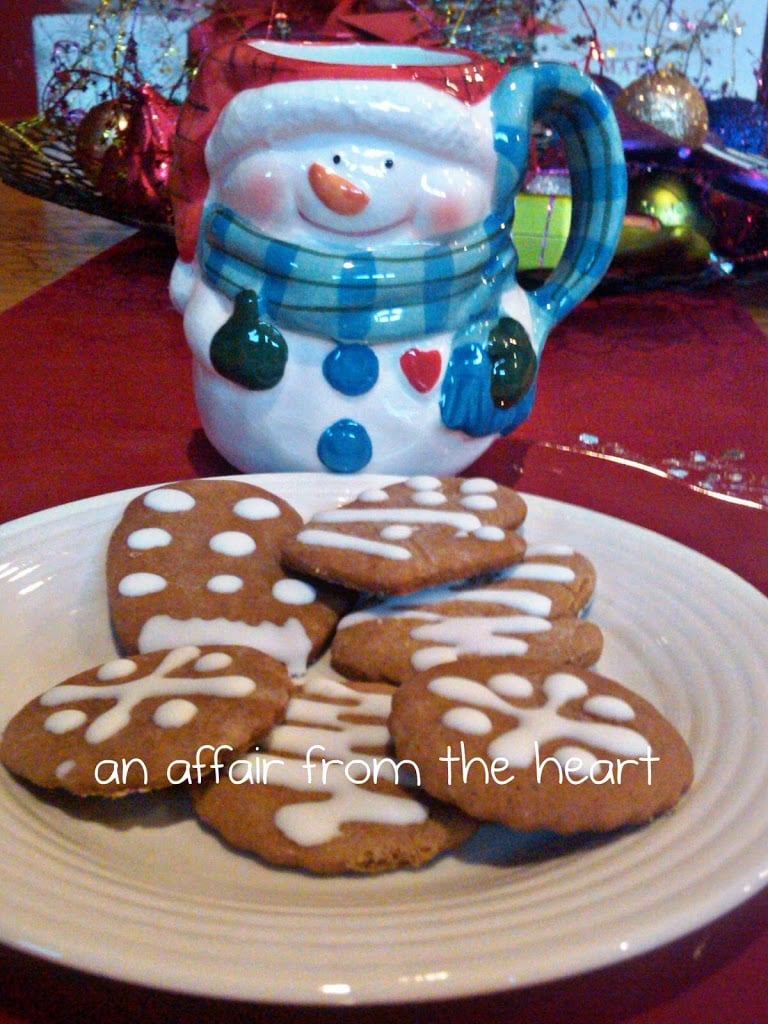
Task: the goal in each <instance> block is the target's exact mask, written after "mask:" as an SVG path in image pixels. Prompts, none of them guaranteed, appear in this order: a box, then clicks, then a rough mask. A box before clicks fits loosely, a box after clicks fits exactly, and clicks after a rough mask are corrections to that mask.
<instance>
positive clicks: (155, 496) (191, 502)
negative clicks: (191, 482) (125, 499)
mask: <svg viewBox="0 0 768 1024" xmlns="http://www.w3.org/2000/svg"><path fill="white" fill-rule="evenodd" d="M144 504H145V505H146V507H147V508H151V509H153V510H154V511H155V512H189V510H190V509H192V508H194V507H195V504H196V503H195V499H194V498H193V497H192V495H191V494H187V492H186V491H180V490H178V489H177V488H176V487H158V488H157V489H156V490H154V491H150V492H149V494H146V495H145V496H144Z"/></svg>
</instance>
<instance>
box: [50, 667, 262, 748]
mask: <svg viewBox="0 0 768 1024" xmlns="http://www.w3.org/2000/svg"><path fill="white" fill-rule="evenodd" d="M199 656H200V651H199V649H198V648H197V647H183V648H180V649H178V650H174V651H170V652H169V653H168V654H167V655H166V656H165V657H164V658H163V659H162V661H161V662H160V664H159V665H158V666H157V667H156V668H155V669H154V671H152V672H150V673H149V674H148V675H146V676H133V677H131V678H129V679H127V680H126V681H125V682H121V683H113V684H111V685H109V684H108V685H105V686H88V685H85V684H79V683H62V684H61V685H60V686H55V687H53V689H52V690H47V691H46V692H45V693H44V694H43V695H42V696H41V697H40V703H41V704H42V705H43V706H44V707H57V706H58V705H61V704H70V703H78V702H80V701H92V700H106V701H112V702H113V703H112V705H111V706H110V707H109V708H107V710H106V711H103V712H102V713H101V714H100V715H97V716H96V717H95V718H93V719H92V721H91V722H90V724H89V726H88V728H87V729H86V731H85V740H86V742H88V743H93V744H96V743H102V742H103V741H104V740H107V739H110V738H111V737H112V736H114V735H115V734H116V733H118V732H120V731H121V730H122V729H124V728H125V727H126V726H127V725H128V724H129V723H130V720H131V712H132V711H133V709H134V708H135V707H136V706H137V705H138V704H140V703H141V702H142V701H144V700H147V699H148V698H152V697H165V696H167V697H174V696H185V697H186V696H190V695H192V696H194V695H196V694H197V695H205V696H212V697H245V696H247V695H248V694H249V693H251V692H252V691H253V690H254V689H255V687H256V684H255V683H254V681H253V680H252V679H248V678H247V676H238V675H233V676H211V677H209V678H205V677H202V678H201V677H197V678H195V677H185V676H171V675H170V673H172V672H175V671H177V670H179V669H181V668H182V667H183V666H184V665H186V664H187V663H189V662H190V661H193V660H194V659H195V658H199ZM76 710H77V709H76ZM51 717H53V716H51ZM81 724H82V722H81Z"/></svg>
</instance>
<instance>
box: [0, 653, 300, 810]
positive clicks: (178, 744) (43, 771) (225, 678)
mask: <svg viewBox="0 0 768 1024" xmlns="http://www.w3.org/2000/svg"><path fill="white" fill-rule="evenodd" d="M292 688H293V682H292V680H291V677H290V676H289V675H288V673H287V671H286V669H285V667H284V666H283V665H281V664H280V663H279V662H277V661H275V660H274V658H270V657H269V656H268V655H265V654H262V653H261V652H260V651H257V650H254V649H253V648H250V647H231V646H230V647H227V646H221V647H206V648H201V647H193V646H190V647H183V648H177V649H175V650H171V651H156V652H152V653H149V654H140V655H136V656H135V657H132V658H117V659H115V660H113V661H109V662H107V663H105V664H103V665H101V666H99V667H98V668H94V669H90V670H87V671H85V672H81V673H78V674H77V675H75V676H73V677H71V678H70V679H68V680H66V682H63V683H60V684H59V685H57V686H54V687H52V688H51V689H49V690H46V691H45V692H44V693H43V694H41V695H40V696H39V697H36V698H35V699H34V700H31V701H30V702H29V703H28V704H26V705H25V706H24V707H23V708H21V710H20V711H19V712H17V714H16V715H14V717H13V718H12V719H11V720H10V722H9V723H8V725H7V726H6V728H5V730H4V732H3V736H2V740H1V741H0V761H2V763H3V764H5V766H6V767H7V768H9V769H10V770H11V771H12V772H14V773H15V774H17V775H19V776H21V777H22V778H24V779H27V780H28V781H29V782H33V783H35V784H36V785H38V786H43V787H45V788H48V789H54V788H59V789H65V790H68V791H69V792H71V793H74V794H76V795H78V796H97V795H98V796H122V795H124V794H126V793H131V792H138V791H144V790H154V789H162V788H166V787H168V786H170V785H173V784H177V783H181V782H185V781H195V779H196V777H197V776H198V775H199V776H201V777H202V776H203V775H206V774H207V773H208V771H210V770H211V769H212V763H211V762H212V758H213V757H214V754H215V751H216V750H217V749H218V750H219V751H220V752H221V753H220V756H222V757H223V756H224V755H225V754H230V755H231V754H232V753H233V752H239V751H243V750H246V749H247V748H248V747H249V746H250V745H251V744H252V743H253V741H254V740H255V739H256V738H257V737H259V736H261V735H262V734H263V733H266V732H268V731H269V729H270V728H271V727H272V725H273V724H274V723H275V722H276V721H277V720H278V719H279V718H280V717H281V716H282V714H283V712H284V710H285V707H286V705H287V703H288V699H289V696H290V692H291V690H292ZM187 776H189V779H187Z"/></svg>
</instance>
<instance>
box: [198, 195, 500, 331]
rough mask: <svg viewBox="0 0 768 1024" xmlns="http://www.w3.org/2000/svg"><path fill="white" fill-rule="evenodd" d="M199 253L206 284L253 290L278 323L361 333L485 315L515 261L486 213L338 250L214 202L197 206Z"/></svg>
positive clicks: (456, 323)
mask: <svg viewBox="0 0 768 1024" xmlns="http://www.w3.org/2000/svg"><path fill="white" fill-rule="evenodd" d="M199 259H200V265H201V268H202V273H203V277H204V279H205V280H206V281H207V282H208V284H210V285H211V286H212V287H214V288H217V289H218V290H219V291H222V292H224V293H225V294H226V295H228V296H230V298H234V297H235V296H236V295H237V294H239V292H241V291H243V290H244V289H250V290H253V291H255V292H256V293H257V294H258V296H259V307H260V313H261V315H263V316H266V317H268V318H269V319H270V320H272V321H273V322H274V323H276V324H277V325H278V326H279V327H283V328H289V329H293V330H296V331H300V332H303V333H308V334H313V335H321V336H323V337H326V338H333V339H335V340H337V341H371V342H379V341H394V340H400V339H405V338H410V337H419V336H422V337H423V336H426V335H429V334H432V333H434V332H436V331H445V330H454V331H455V330H458V329H459V328H460V327H463V326H465V325H466V324H467V323H469V322H472V321H473V320H476V319H477V318H479V317H492V316H494V315H495V313H496V309H497V306H498V301H499V297H500V295H501V292H502V290H503V289H504V288H505V287H507V286H508V285H509V282H510V281H511V280H512V279H513V277H514V273H515V270H516V265H517V256H516V253H515V249H514V246H513V244H512V242H511V239H510V224H509V223H507V222H505V221H504V220H502V219H501V218H499V217H497V216H495V215H492V216H490V217H488V218H486V219H485V220H484V221H482V222H481V223H480V224H476V225H475V226H473V227H471V228H467V229H466V230H464V231H462V232H461V233H460V234H458V235H457V236H456V237H455V238H452V239H451V240H450V241H445V242H436V241H424V242H422V241H409V242H397V243H391V244H389V245H382V246H380V247H378V246H377V247H376V248H371V249H352V250H351V251H345V250H342V249H336V250H334V249H320V248H317V247H316V248H307V247H305V246H300V245H296V244H294V243H291V242H289V241H284V240H282V239H279V238H270V237H269V236H268V235H264V234H262V233H261V232H260V231H258V230H257V229H255V228H254V227H253V226H252V225H250V224H249V223H248V222H247V221H246V220H245V219H243V218H242V217H240V216H238V214H237V213H235V212H234V211H232V210H230V209H228V208H227V207H225V206H219V205H212V206H210V207H208V209H207V210H206V211H205V213H204V217H203V226H202V231H201V233H200V248H199Z"/></svg>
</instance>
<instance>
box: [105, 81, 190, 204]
mask: <svg viewBox="0 0 768 1024" xmlns="http://www.w3.org/2000/svg"><path fill="white" fill-rule="evenodd" d="M121 102H122V101H121ZM123 109H124V110H125V113H126V117H127V124H126V127H125V131H124V132H122V133H121V134H120V135H119V137H118V138H117V139H116V140H115V142H114V143H113V144H112V145H111V146H109V148H108V149H107V150H106V152H105V153H104V156H103V159H102V162H101V168H100V170H99V174H98V178H97V180H96V187H97V188H98V190H99V192H101V194H102V195H104V196H106V197H107V198H108V199H110V200H111V201H112V202H113V203H115V205H116V206H118V207H120V208H121V209H123V210H124V211H125V212H126V213H127V214H130V215H131V216H132V217H136V218H139V219H143V220H148V221H152V222H157V223H162V222H165V223H170V221H171V219H172V211H171V206H170V199H169V196H168V176H169V174H170V169H171V143H172V139H173V134H174V131H175V130H176V120H177V117H178V111H179V106H178V104H176V103H173V102H171V101H170V100H168V99H167V98H166V97H164V96H163V95H162V94H161V93H159V92H158V91H157V90H156V89H154V88H152V86H151V85H147V84H146V83H145V84H144V85H141V86H138V87H134V88H131V89H130V91H129V95H128V98H127V100H126V101H125V103H124V105H123Z"/></svg>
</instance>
